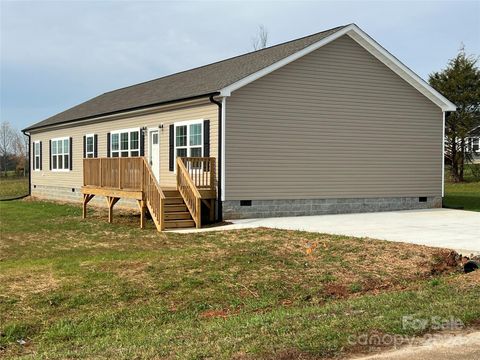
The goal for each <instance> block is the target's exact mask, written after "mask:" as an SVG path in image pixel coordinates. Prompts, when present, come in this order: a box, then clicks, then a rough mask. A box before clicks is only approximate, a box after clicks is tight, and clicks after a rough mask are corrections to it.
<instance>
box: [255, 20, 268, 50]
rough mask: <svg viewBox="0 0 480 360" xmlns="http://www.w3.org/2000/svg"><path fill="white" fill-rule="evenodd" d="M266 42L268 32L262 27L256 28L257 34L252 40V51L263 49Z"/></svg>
mask: <svg viewBox="0 0 480 360" xmlns="http://www.w3.org/2000/svg"><path fill="white" fill-rule="evenodd" d="M267 42H268V30H267V29H266V28H265V26H263V25H259V26H258V32H257V35H256V36H255V37H253V38H252V47H253V50H260V49H265V48H266V47H267Z"/></svg>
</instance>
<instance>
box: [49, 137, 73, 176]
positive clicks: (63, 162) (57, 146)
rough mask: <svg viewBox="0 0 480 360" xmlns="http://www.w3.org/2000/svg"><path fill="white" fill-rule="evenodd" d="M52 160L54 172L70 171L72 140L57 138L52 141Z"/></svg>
mask: <svg viewBox="0 0 480 360" xmlns="http://www.w3.org/2000/svg"><path fill="white" fill-rule="evenodd" d="M50 146H51V147H52V148H51V153H52V158H51V159H50V161H51V164H52V165H51V166H52V170H53V171H68V170H70V139H69V138H68V137H65V138H57V139H52V140H51V145H50Z"/></svg>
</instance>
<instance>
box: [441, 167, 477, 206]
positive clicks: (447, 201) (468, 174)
mask: <svg viewBox="0 0 480 360" xmlns="http://www.w3.org/2000/svg"><path fill="white" fill-rule="evenodd" d="M474 166H475V167H477V168H478V167H479V166H480V165H467V166H466V168H465V182H463V183H453V182H451V181H450V179H449V177H448V169H447V178H446V181H445V197H444V199H443V205H444V206H446V207H449V208H458V209H464V210H471V211H480V181H479V179H478V175H477V176H475V175H474V173H473V167H474ZM478 172H480V171H479V170H476V172H475V173H478Z"/></svg>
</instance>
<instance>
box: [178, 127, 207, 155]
mask: <svg viewBox="0 0 480 360" xmlns="http://www.w3.org/2000/svg"><path fill="white" fill-rule="evenodd" d="M202 130H203V121H195V122H188V123H178V124H175V156H176V157H201V156H202V154H203V132H202Z"/></svg>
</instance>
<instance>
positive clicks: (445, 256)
mask: <svg viewBox="0 0 480 360" xmlns="http://www.w3.org/2000/svg"><path fill="white" fill-rule="evenodd" d="M462 266H463V263H462V256H461V255H460V254H458V253H457V252H456V251H453V250H440V251H437V252H436V253H435V254H433V257H432V261H431V263H430V274H432V275H440V274H445V273H454V272H460V271H462Z"/></svg>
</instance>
